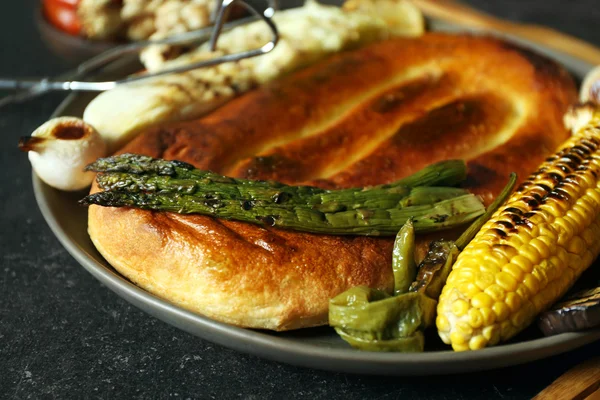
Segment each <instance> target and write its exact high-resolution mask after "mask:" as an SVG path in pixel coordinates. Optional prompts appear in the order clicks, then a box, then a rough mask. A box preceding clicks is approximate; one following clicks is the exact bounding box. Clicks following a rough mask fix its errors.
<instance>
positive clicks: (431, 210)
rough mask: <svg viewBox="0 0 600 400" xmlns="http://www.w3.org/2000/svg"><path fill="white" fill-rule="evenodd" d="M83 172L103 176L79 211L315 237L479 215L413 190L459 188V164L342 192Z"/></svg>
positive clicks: (439, 195)
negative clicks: (171, 216)
mask: <svg viewBox="0 0 600 400" xmlns="http://www.w3.org/2000/svg"><path fill="white" fill-rule="evenodd" d="M87 169H88V170H91V171H96V172H103V173H104V174H102V175H99V176H98V178H97V180H98V183H99V185H100V187H102V188H104V189H105V191H104V192H99V193H95V194H92V195H89V196H87V197H86V198H84V199H83V200H81V202H80V203H81V204H83V205H92V204H94V205H100V206H106V207H136V208H141V209H147V210H155V211H170V212H177V213H182V214H191V213H195V214H204V215H210V216H214V217H218V218H223V219H230V220H238V221H244V222H251V223H255V224H260V225H267V226H275V227H280V228H288V229H294V230H300V231H306V232H314V233H328V234H338V235H395V234H396V233H397V232H398V230H399V229H400V227H401V226H402V225H403V223H404V222H405V221H406V220H407V219H408V218H412V219H413V223H414V226H415V229H416V230H417V231H421V232H423V231H432V230H438V229H443V228H448V227H453V226H457V225H462V224H464V223H466V222H468V221H470V220H473V219H474V218H476V217H477V216H479V215H481V214H482V213H483V212H484V207H483V205H482V203H481V201H480V200H479V199H478V198H477V197H476V196H474V195H472V194H469V193H468V192H466V191H464V190H462V189H456V188H450V187H420V186H421V185H437V184H456V183H458V182H459V181H460V180H461V179H464V177H465V175H466V167H465V165H464V162H462V161H448V162H442V163H438V164H434V165H432V166H430V167H427V168H425V169H424V170H422V171H420V172H418V173H417V174H415V175H413V176H410V177H408V178H405V179H403V180H400V181H398V182H394V183H392V184H388V185H379V186H374V187H369V188H354V189H343V190H325V189H320V188H316V187H311V186H289V185H285V184H282V183H278V182H272V181H250V180H244V179H234V178H229V177H225V176H221V175H218V174H214V173H212V172H206V171H200V170H196V169H194V168H193V167H192V166H191V165H189V164H185V163H182V162H179V161H166V160H157V159H152V158H150V157H144V156H137V155H130V154H126V155H121V156H116V157H109V158H106V159H100V160H98V161H97V162H95V163H93V164H91V165H90V166H89V167H88V168H87Z"/></svg>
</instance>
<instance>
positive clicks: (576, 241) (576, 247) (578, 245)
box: [567, 236, 587, 254]
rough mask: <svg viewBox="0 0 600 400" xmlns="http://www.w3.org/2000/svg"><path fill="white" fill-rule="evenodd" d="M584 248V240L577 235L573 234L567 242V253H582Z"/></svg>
mask: <svg viewBox="0 0 600 400" xmlns="http://www.w3.org/2000/svg"><path fill="white" fill-rule="evenodd" d="M586 248H587V246H586V244H585V242H584V240H583V239H582V238H581V237H579V236H575V237H574V238H573V239H571V241H570V242H569V245H568V246H567V251H568V252H569V253H574V254H582V253H583V252H584V251H585V250H586Z"/></svg>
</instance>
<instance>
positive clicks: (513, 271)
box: [502, 262, 525, 282]
mask: <svg viewBox="0 0 600 400" xmlns="http://www.w3.org/2000/svg"><path fill="white" fill-rule="evenodd" d="M502 271H503V272H506V273H507V274H509V275H510V276H512V277H513V278H515V280H516V281H517V282H520V281H522V280H523V277H524V276H525V272H524V271H523V270H522V269H521V268H520V267H519V266H517V265H516V264H513V263H512V262H510V263H509V264H506V265H505V266H504V268H502Z"/></svg>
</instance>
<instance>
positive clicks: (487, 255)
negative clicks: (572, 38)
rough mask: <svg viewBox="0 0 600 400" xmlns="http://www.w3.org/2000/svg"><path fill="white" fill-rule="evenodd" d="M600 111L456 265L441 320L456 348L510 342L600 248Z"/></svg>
mask: <svg viewBox="0 0 600 400" xmlns="http://www.w3.org/2000/svg"><path fill="white" fill-rule="evenodd" d="M599 178H600V113H599V111H598V110H597V109H596V110H594V113H593V116H592V117H591V118H589V119H588V120H587V121H586V123H584V124H581V125H580V127H579V129H577V130H574V131H573V136H572V137H571V138H570V139H569V140H567V141H566V142H565V143H564V144H563V145H562V146H561V147H560V148H559V149H558V151H557V152H556V153H555V154H554V155H553V156H551V157H549V158H548V159H547V160H546V161H545V162H544V163H543V164H542V165H541V167H540V169H539V170H538V171H536V172H535V173H533V174H532V175H531V176H530V177H529V179H528V180H527V181H526V182H524V183H523V184H522V185H521V186H520V187H519V188H518V190H517V191H516V192H515V193H514V194H513V196H512V197H511V198H510V199H509V201H508V202H507V204H506V205H505V206H503V207H502V208H501V209H500V210H499V211H498V212H496V214H495V215H494V216H493V217H492V218H491V219H490V221H488V223H487V224H486V225H485V226H484V227H483V228H482V230H481V231H480V232H479V233H478V234H477V236H476V237H475V238H474V240H473V241H472V242H471V243H469V245H468V246H467V247H466V248H465V249H464V251H463V252H462V253H461V254H460V256H459V257H458V259H457V261H456V263H455V264H454V267H453V270H452V272H451V273H450V276H449V277H448V281H447V283H446V286H445V287H444V289H443V291H442V294H441V297H440V302H439V305H438V310H437V311H438V316H437V319H436V324H437V328H438V332H439V335H440V337H441V338H442V340H443V341H444V342H446V343H448V344H451V345H452V347H453V348H454V350H476V349H481V348H484V347H486V346H491V345H495V344H497V343H498V342H500V341H505V340H507V339H509V338H511V337H512V336H514V335H515V334H517V333H518V332H520V331H521V330H522V329H524V328H525V327H526V326H528V325H529V324H530V323H531V322H532V321H533V320H534V318H535V316H536V315H537V314H539V313H540V312H542V311H543V310H545V309H547V308H548V307H549V306H550V305H551V304H553V303H554V302H555V301H556V300H558V299H559V298H560V297H562V296H563V295H564V294H565V292H566V291H567V290H568V289H569V287H571V286H572V284H573V283H574V282H575V280H576V279H577V278H578V277H579V276H580V275H581V273H582V272H583V271H584V270H585V269H586V268H588V267H589V266H590V265H591V263H592V262H593V260H594V259H595V258H596V257H597V256H598V253H600V187H599V185H600V180H599Z"/></svg>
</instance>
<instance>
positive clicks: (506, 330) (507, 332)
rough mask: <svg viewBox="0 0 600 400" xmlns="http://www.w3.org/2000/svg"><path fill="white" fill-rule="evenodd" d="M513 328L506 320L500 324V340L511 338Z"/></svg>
mask: <svg viewBox="0 0 600 400" xmlns="http://www.w3.org/2000/svg"><path fill="white" fill-rule="evenodd" d="M514 329H515V328H514V326H513V324H512V322H511V321H510V320H506V321H504V322H502V323H501V324H500V339H502V340H506V339H507V338H509V337H511V336H512V334H513V331H514Z"/></svg>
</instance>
